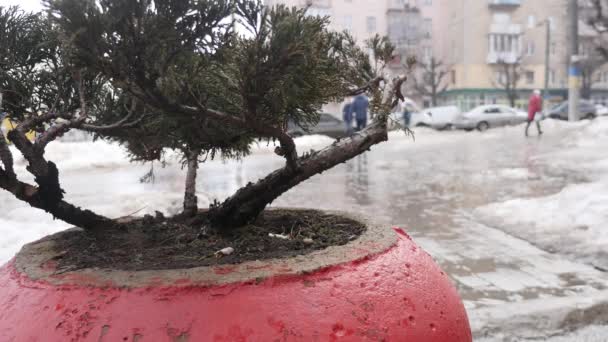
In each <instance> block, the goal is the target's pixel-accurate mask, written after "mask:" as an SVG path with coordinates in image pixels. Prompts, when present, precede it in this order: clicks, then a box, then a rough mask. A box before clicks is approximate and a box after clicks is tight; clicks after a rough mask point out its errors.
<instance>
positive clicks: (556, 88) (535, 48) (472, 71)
mask: <svg viewBox="0 0 608 342" xmlns="http://www.w3.org/2000/svg"><path fill="white" fill-rule="evenodd" d="M567 9H568V0H445V1H442V3H441V4H440V6H439V8H438V10H439V12H440V13H439V14H437V15H438V18H439V22H441V27H439V28H438V30H440V31H441V32H442V36H443V41H442V42H440V44H442V45H443V46H442V48H440V49H439V51H440V56H441V59H442V60H443V61H444V63H446V64H448V65H450V66H451V74H450V77H449V80H448V82H449V90H448V91H446V92H445V93H444V94H443V95H442V102H443V103H446V104H448V103H449V104H456V105H459V106H460V107H461V108H463V109H469V108H472V107H474V106H476V105H479V104H487V103H507V97H506V94H505V91H504V89H502V88H501V87H500V81H501V78H503V77H504V76H505V75H504V71H503V70H504V64H503V63H505V62H506V63H511V64H513V63H518V64H519V65H520V66H521V69H522V72H521V73H520V75H521V78H520V80H519V82H518V84H517V88H518V89H519V91H518V98H519V101H518V104H519V105H520V106H522V107H523V106H525V104H526V101H527V98H528V95H529V93H530V91H532V90H533V89H543V88H544V85H545V48H546V47H547V39H546V25H549V28H550V36H551V42H550V43H549V52H550V53H549V88H550V94H551V96H552V100H553V101H559V100H562V99H565V98H566V97H567V86H568V62H569V56H570V53H571V51H570V50H569V49H570V48H569V47H570V43H569V42H570V41H571V39H570V37H569V35H570V29H569V25H568V23H569V17H568V10H567ZM579 26H580V32H579V36H580V42H581V45H582V48H581V51H582V54H585V53H587V54H590V51H591V50H592V49H591V48H590V41H591V40H592V39H593V32H592V30H590V28H589V27H587V26H586V25H585V24H584V23H583V22H580V24H579ZM603 74H604V72H602V71H601V70H599V69H598V71H597V72H595V75H593V83H594V84H593V90H592V91H591V97H592V98H593V99H594V100H595V101H596V102H606V101H608V91H607V89H608V84H606V83H605V81H607V80H608V79H606V80H604V76H603ZM607 76H608V74H607Z"/></svg>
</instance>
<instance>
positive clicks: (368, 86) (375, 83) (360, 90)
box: [345, 76, 384, 96]
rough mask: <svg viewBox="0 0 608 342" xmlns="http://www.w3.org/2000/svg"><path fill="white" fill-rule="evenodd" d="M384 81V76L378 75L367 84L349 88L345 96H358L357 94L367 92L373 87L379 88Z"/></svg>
mask: <svg viewBox="0 0 608 342" xmlns="http://www.w3.org/2000/svg"><path fill="white" fill-rule="evenodd" d="M382 81H384V77H382V76H378V77H376V78H374V79H372V80H371V81H369V82H367V84H365V85H364V86H362V87H359V88H356V89H351V90H349V91H348V92H347V93H346V94H345V96H357V95H361V94H363V93H366V92H368V91H370V90H371V89H374V88H378V87H379V86H380V83H381V82H382Z"/></svg>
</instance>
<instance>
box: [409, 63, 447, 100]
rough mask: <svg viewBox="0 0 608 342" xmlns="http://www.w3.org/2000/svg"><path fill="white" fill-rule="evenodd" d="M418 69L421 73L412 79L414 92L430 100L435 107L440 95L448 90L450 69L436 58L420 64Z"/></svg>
mask: <svg viewBox="0 0 608 342" xmlns="http://www.w3.org/2000/svg"><path fill="white" fill-rule="evenodd" d="M418 67H419V68H420V70H421V73H420V74H419V75H417V77H413V78H412V83H413V88H414V91H415V92H416V93H417V94H419V95H420V96H423V97H427V98H430V99H431V105H432V106H433V107H435V106H437V98H438V96H439V94H441V93H442V92H444V91H446V90H447V88H448V84H447V82H446V81H445V78H446V76H447V75H448V74H449V69H450V68H449V67H447V66H446V65H445V64H444V63H443V62H442V61H440V60H437V59H436V58H435V57H431V58H430V59H429V60H427V61H425V62H421V63H419V64H418Z"/></svg>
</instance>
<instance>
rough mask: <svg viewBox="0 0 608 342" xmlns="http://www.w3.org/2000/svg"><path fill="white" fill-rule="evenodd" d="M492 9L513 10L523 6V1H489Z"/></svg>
mask: <svg viewBox="0 0 608 342" xmlns="http://www.w3.org/2000/svg"><path fill="white" fill-rule="evenodd" d="M488 5H489V6H490V7H496V8H511V7H517V6H520V5H521V0H488Z"/></svg>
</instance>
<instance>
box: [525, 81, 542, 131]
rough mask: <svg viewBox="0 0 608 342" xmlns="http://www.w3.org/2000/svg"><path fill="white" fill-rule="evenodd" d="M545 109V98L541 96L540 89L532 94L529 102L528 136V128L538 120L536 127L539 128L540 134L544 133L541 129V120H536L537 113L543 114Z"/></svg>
mask: <svg viewBox="0 0 608 342" xmlns="http://www.w3.org/2000/svg"><path fill="white" fill-rule="evenodd" d="M542 110H543V99H542V98H541V97H540V90H535V91H534V92H533V93H532V96H530V101H529V102H528V124H527V125H526V136H528V129H529V128H530V125H531V124H532V122H536V128H537V129H538V135H541V134H543V131H542V130H541V129H540V120H534V118H535V117H536V116H537V115H542V113H541V112H542Z"/></svg>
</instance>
